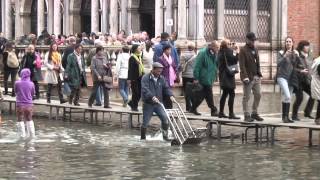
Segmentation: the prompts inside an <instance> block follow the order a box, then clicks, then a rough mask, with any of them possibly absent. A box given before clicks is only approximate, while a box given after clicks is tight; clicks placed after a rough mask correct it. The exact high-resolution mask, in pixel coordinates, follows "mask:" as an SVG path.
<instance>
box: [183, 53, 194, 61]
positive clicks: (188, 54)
mask: <svg viewBox="0 0 320 180" xmlns="http://www.w3.org/2000/svg"><path fill="white" fill-rule="evenodd" d="M195 54H196V53H195V52H194V51H186V52H184V54H183V55H184V57H185V58H186V59H188V60H189V59H191V58H192V57H193V56H194V55H195Z"/></svg>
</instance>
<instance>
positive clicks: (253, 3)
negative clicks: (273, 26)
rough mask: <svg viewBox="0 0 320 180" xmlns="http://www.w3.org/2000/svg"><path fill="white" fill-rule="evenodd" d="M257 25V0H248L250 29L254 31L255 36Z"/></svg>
mask: <svg viewBox="0 0 320 180" xmlns="http://www.w3.org/2000/svg"><path fill="white" fill-rule="evenodd" d="M257 26H258V1H257V0H250V31H251V32H254V33H255V34H256V36H257V32H258V31H257Z"/></svg>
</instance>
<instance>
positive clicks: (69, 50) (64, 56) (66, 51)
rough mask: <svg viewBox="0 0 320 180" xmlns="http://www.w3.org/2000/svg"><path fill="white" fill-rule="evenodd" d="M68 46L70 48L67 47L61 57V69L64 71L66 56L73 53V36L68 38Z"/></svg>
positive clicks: (74, 40)
mask: <svg viewBox="0 0 320 180" xmlns="http://www.w3.org/2000/svg"><path fill="white" fill-rule="evenodd" d="M69 44H70V46H68V47H67V48H66V49H65V50H64V52H63V56H62V67H63V68H64V69H66V67H67V63H68V56H69V55H70V54H72V53H73V52H74V46H75V45H76V38H75V37H74V36H70V37H69Z"/></svg>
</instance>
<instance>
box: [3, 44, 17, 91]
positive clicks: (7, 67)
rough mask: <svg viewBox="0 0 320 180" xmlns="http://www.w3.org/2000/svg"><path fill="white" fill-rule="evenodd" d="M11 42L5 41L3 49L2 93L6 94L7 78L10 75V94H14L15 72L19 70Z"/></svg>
mask: <svg viewBox="0 0 320 180" xmlns="http://www.w3.org/2000/svg"><path fill="white" fill-rule="evenodd" d="M13 46H14V44H13V43H7V44H6V48H5V51H4V53H3V65H4V66H3V70H4V80H3V86H4V94H5V95H7V94H8V79H9V77H11V88H12V94H11V96H12V97H14V96H15V90H14V83H15V81H16V77H17V73H18V70H19V65H20V64H19V60H18V57H17V55H16V53H15V52H14V50H13Z"/></svg>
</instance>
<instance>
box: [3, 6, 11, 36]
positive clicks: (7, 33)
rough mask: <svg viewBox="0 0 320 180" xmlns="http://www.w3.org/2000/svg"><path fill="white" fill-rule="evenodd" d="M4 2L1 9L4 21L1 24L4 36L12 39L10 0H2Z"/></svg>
mask: <svg viewBox="0 0 320 180" xmlns="http://www.w3.org/2000/svg"><path fill="white" fill-rule="evenodd" d="M4 2H5V6H4V8H2V10H4V11H5V16H4V17H5V19H4V21H5V23H4V25H5V26H3V27H4V29H3V31H4V36H5V37H6V38H7V39H12V14H11V0H4Z"/></svg>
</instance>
